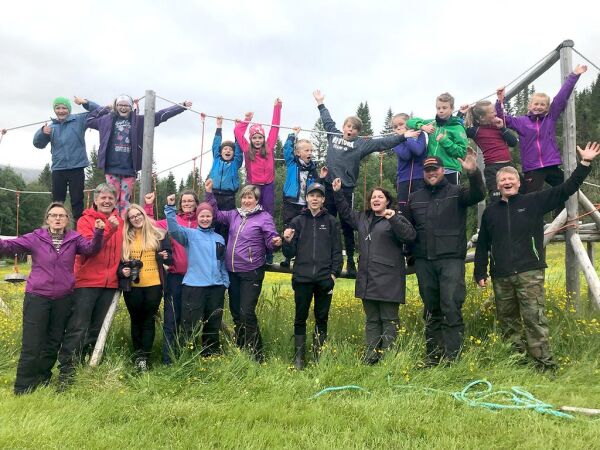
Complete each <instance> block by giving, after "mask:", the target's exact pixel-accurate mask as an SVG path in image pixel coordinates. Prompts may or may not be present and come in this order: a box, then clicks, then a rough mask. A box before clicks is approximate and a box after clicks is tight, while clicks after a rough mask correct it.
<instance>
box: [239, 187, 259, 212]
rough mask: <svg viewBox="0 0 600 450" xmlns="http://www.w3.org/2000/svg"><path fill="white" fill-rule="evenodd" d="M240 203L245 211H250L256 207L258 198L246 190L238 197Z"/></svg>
mask: <svg viewBox="0 0 600 450" xmlns="http://www.w3.org/2000/svg"><path fill="white" fill-rule="evenodd" d="M240 203H241V205H242V209H245V210H246V211H251V210H253V209H254V208H255V207H256V205H258V200H257V199H256V197H255V196H254V194H252V193H251V192H247V193H245V194H244V195H243V196H242V198H241V199H240Z"/></svg>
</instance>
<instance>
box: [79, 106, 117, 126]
mask: <svg viewBox="0 0 600 450" xmlns="http://www.w3.org/2000/svg"><path fill="white" fill-rule="evenodd" d="M111 111H112V109H111V107H110V106H104V107H103V108H97V109H95V110H93V111H92V112H90V113H89V114H88V115H87V119H86V120H85V126H86V127H88V128H92V129H94V130H97V129H98V126H99V124H100V118H101V117H102V116H105V115H106V114H110V112H111Z"/></svg>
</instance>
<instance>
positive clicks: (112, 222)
mask: <svg viewBox="0 0 600 450" xmlns="http://www.w3.org/2000/svg"><path fill="white" fill-rule="evenodd" d="M108 223H109V224H110V227H111V228H113V229H115V230H116V229H117V228H119V219H117V216H110V217H109V218H108Z"/></svg>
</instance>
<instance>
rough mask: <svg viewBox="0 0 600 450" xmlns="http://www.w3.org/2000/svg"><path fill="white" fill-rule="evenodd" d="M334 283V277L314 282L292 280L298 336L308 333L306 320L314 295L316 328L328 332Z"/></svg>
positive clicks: (295, 331) (296, 332) (296, 333)
mask: <svg viewBox="0 0 600 450" xmlns="http://www.w3.org/2000/svg"><path fill="white" fill-rule="evenodd" d="M334 285H335V283H334V281H333V279H332V278H328V279H326V280H320V281H315V282H312V283H301V282H298V281H292V287H293V288H294V301H295V302H296V317H295V318H294V334H295V335H296V336H301V335H305V334H306V320H307V319H308V312H309V311H310V304H311V303H312V299H313V296H314V297H315V308H314V312H315V330H316V331H318V332H321V333H325V334H327V320H328V319H329V308H330V307H331V298H332V297H333V287H334Z"/></svg>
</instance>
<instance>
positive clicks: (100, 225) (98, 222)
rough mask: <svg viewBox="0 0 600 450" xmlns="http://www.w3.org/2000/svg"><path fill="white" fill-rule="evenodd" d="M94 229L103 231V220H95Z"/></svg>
mask: <svg viewBox="0 0 600 450" xmlns="http://www.w3.org/2000/svg"><path fill="white" fill-rule="evenodd" d="M94 228H96V229H97V230H104V220H102V219H96V222H94Z"/></svg>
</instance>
